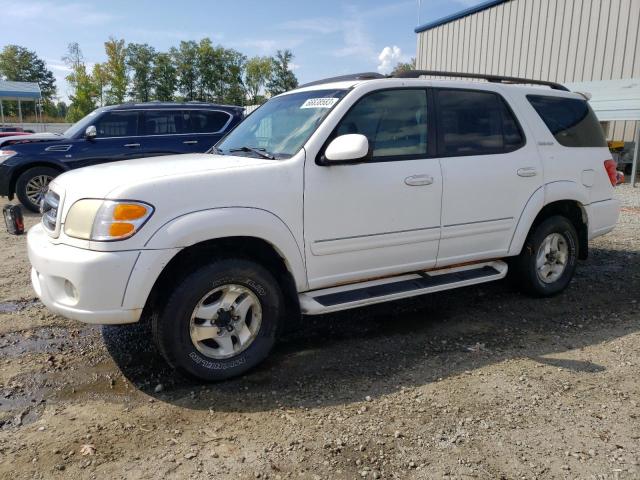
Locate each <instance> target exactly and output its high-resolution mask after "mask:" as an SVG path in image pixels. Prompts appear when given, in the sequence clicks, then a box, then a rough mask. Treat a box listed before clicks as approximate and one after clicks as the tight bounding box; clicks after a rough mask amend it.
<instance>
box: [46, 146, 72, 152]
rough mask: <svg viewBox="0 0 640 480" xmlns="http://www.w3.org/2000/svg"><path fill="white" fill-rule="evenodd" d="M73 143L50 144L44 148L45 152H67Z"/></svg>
mask: <svg viewBox="0 0 640 480" xmlns="http://www.w3.org/2000/svg"><path fill="white" fill-rule="evenodd" d="M71 147H73V145H50V146H48V147H47V148H45V149H44V151H45V152H68V151H69V150H71Z"/></svg>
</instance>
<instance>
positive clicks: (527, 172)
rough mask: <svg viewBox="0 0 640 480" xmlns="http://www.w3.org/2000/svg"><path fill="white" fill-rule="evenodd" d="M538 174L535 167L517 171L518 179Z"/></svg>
mask: <svg viewBox="0 0 640 480" xmlns="http://www.w3.org/2000/svg"><path fill="white" fill-rule="evenodd" d="M537 174H538V169H537V168H535V167H523V168H519V169H518V176H519V177H535V176H536V175H537Z"/></svg>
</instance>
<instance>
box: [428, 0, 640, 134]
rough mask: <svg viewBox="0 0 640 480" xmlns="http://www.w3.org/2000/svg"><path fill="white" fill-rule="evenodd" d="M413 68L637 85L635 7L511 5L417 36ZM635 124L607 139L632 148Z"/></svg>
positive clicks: (615, 0) (639, 50) (515, 1)
mask: <svg viewBox="0 0 640 480" xmlns="http://www.w3.org/2000/svg"><path fill="white" fill-rule="evenodd" d="M416 62H417V68H419V69H429V70H447V71H454V72H473V73H487V74H488V73H492V74H497V75H508V76H516V77H529V78H534V79H541V80H551V81H556V82H561V83H562V82H579V81H588V80H609V79H615V78H640V0H510V1H508V2H506V3H502V4H500V5H496V6H494V7H491V8H488V9H486V10H482V11H480V12H477V13H475V14H472V15H469V16H466V17H463V18H460V19H458V20H454V21H452V22H449V23H446V24H444V25H441V26H438V27H435V28H433V29H431V30H427V31H425V32H421V33H418V51H417V57H416ZM635 124H636V122H631V121H628V122H614V123H613V124H612V125H611V128H610V131H609V137H610V138H615V139H619V140H622V139H624V140H627V141H632V140H633V136H634V132H635Z"/></svg>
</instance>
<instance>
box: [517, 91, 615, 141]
mask: <svg viewBox="0 0 640 480" xmlns="http://www.w3.org/2000/svg"><path fill="white" fill-rule="evenodd" d="M527 99H528V100H529V103H531V105H532V106H533V108H534V109H535V111H536V112H538V115H540V118H542V121H543V122H544V123H545V125H546V126H547V128H548V129H549V130H550V131H551V133H552V134H553V136H554V137H555V139H556V140H557V141H558V143H560V145H564V146H565V147H606V146H607V141H606V139H605V136H604V132H603V130H602V127H601V126H600V123H599V122H598V118H597V117H596V115H595V114H594V113H593V110H591V107H590V106H589V104H588V103H587V101H586V100H581V99H579V98H565V97H551V96H547V95H527Z"/></svg>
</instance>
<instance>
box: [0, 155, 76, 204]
mask: <svg viewBox="0 0 640 480" xmlns="http://www.w3.org/2000/svg"><path fill="white" fill-rule="evenodd" d="M38 167H48V168H53V169H55V170H58V171H59V172H60V173H64V172H66V171H67V170H68V168H66V167H65V166H64V165H63V164H61V163H58V162H53V161H50V160H38V161H35V162H29V163H26V164H24V165H20V166H19V167H17V168H16V169H15V170H14V171H13V173H12V174H11V179H10V180H9V199H10V200H11V199H12V198H13V196H14V195H15V193H16V184H17V183H18V178H20V175H22V174H23V173H24V172H26V171H27V170H30V169H32V168H38Z"/></svg>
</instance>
